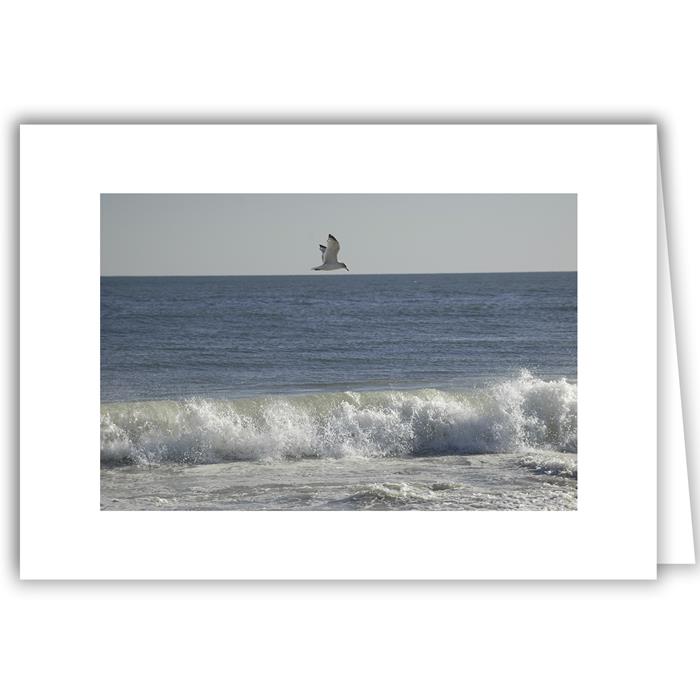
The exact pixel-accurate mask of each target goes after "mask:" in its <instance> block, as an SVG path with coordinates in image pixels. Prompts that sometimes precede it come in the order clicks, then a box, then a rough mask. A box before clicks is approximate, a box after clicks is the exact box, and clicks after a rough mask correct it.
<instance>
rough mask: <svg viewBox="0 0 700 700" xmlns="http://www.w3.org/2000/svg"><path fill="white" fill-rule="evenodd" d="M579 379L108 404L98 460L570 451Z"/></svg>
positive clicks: (526, 376)
mask: <svg viewBox="0 0 700 700" xmlns="http://www.w3.org/2000/svg"><path fill="white" fill-rule="evenodd" d="M576 400H577V387H576V384H573V383H571V382H568V381H566V380H565V379H561V380H557V381H544V380H541V379H537V378H535V377H533V376H532V375H531V374H530V373H528V372H523V373H522V374H521V375H520V377H519V378H517V379H514V380H511V381H505V382H501V383H498V384H494V385H492V386H490V387H487V388H484V389H480V390H475V391H471V392H455V391H438V390H436V389H422V390H418V391H381V392H359V393H356V392H345V393H335V394H318V395H308V396H288V397H287V396H285V397H281V396H277V397H264V398H257V399H238V400H233V401H213V400H202V399H194V400H189V401H144V402H133V403H123V404H104V405H103V406H102V415H101V461H102V463H103V464H105V465H118V464H162V463H169V462H175V463H190V464H204V463H216V462H228V461H237V460H279V459H301V458H309V457H323V458H341V457H367V458H369V457H388V456H397V457H398V456H410V455H429V454H483V453H492V452H513V451H520V450H523V449H549V450H557V451H564V452H575V451H576V441H577V435H576V430H577V428H576V424H577V412H576Z"/></svg>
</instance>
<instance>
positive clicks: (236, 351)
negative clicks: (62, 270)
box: [101, 271, 577, 510]
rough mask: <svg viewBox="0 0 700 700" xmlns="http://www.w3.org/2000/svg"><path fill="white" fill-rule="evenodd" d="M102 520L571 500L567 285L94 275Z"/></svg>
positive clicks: (540, 278)
mask: <svg viewBox="0 0 700 700" xmlns="http://www.w3.org/2000/svg"><path fill="white" fill-rule="evenodd" d="M101 292H102V302H101V393H102V406H101V467H102V468H101V477H102V479H101V483H102V507H103V508H104V509H277V510H280V509H284V510H286V509H377V508H381V509H426V510H428V509H436V510H446V509H508V510H511V509H558V510H562V509H571V508H575V507H576V476H577V463H576V449H577V384H576V365H577V363H576V350H577V335H576V330H577V322H576V318H577V295H576V273H574V272H553V273H512V274H510V273H503V274H454V275H450V274H443V275H356V274H352V273H346V272H344V271H343V272H337V273H326V274H324V273H317V274H315V275H309V276H294V277H292V276H290V277H285V276H270V277H241V276H238V277H105V278H102V282H101Z"/></svg>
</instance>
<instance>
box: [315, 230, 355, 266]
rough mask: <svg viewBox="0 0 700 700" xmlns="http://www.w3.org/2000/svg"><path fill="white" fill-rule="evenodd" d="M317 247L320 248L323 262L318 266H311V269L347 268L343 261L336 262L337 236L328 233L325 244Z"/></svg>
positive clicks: (338, 247) (338, 244)
mask: <svg viewBox="0 0 700 700" xmlns="http://www.w3.org/2000/svg"><path fill="white" fill-rule="evenodd" d="M319 248H320V249H321V260H322V261H323V264H322V265H319V266H318V267H312V268H311V269H312V270H348V266H347V265H346V264H345V263H342V262H338V251H339V250H340V243H338V239H337V238H335V237H334V236H332V235H330V234H329V235H328V240H327V241H326V245H319ZM348 272H350V270H348Z"/></svg>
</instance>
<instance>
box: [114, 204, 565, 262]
mask: <svg viewBox="0 0 700 700" xmlns="http://www.w3.org/2000/svg"><path fill="white" fill-rule="evenodd" d="M101 205H102V208H101V240H102V248H101V258H102V259H101V263H102V274H103V275H276V274H280V275H296V274H340V273H337V272H336V273H322V272H321V273H312V272H311V270H310V268H312V267H314V266H315V265H320V264H321V254H320V252H319V249H318V244H319V243H324V242H325V240H326V238H327V236H328V234H329V233H332V234H333V235H334V236H335V237H336V238H337V239H338V240H339V241H340V246H341V250H340V255H339V256H338V259H339V260H341V261H342V262H344V263H346V264H347V266H348V267H349V268H350V270H351V273H364V274H367V273H373V274H374V273H377V274H382V273H420V272H521V271H547V270H575V269H576V195H575V194H103V195H102V199H101ZM342 273H343V274H348V273H346V272H345V271H344V270H343V271H342Z"/></svg>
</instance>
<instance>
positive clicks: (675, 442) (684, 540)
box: [658, 165, 695, 564]
mask: <svg viewBox="0 0 700 700" xmlns="http://www.w3.org/2000/svg"><path fill="white" fill-rule="evenodd" d="M658 179H659V185H658V187H659V204H658V207H659V208H658V216H659V564H694V563H695V544H694V540H693V524H692V520H691V514H690V490H689V488H688V467H687V462H686V454H685V436H684V431H683V410H682V406H681V391H680V381H679V376H678V359H677V358H678V356H677V352H676V326H675V322H674V316H673V294H672V287H671V275H670V266H669V256H668V234H667V229H666V215H665V208H664V196H663V182H662V179H661V167H660V165H659V176H658Z"/></svg>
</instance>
